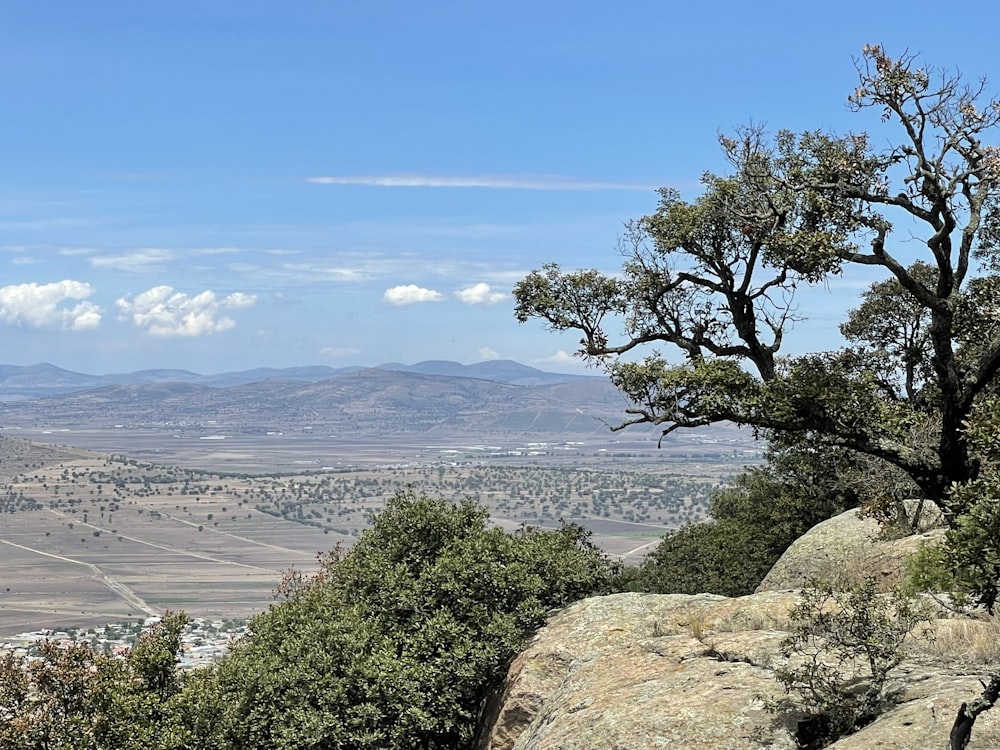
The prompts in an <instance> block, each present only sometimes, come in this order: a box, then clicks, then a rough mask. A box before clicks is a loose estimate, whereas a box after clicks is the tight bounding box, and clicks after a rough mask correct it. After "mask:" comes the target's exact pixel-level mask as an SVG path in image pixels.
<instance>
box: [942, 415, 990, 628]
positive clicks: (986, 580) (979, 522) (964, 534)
mask: <svg viewBox="0 0 1000 750" xmlns="http://www.w3.org/2000/svg"><path fill="white" fill-rule="evenodd" d="M966 436H967V439H968V441H969V444H970V445H971V446H972V449H973V450H974V451H975V453H976V455H977V456H978V457H979V458H980V460H981V461H982V471H981V473H980V476H979V477H978V478H977V479H976V480H975V481H971V482H965V483H963V484H960V485H956V486H955V487H954V488H953V489H952V493H951V498H950V501H951V503H952V506H953V507H956V508H961V509H962V510H963V512H962V513H961V514H960V515H957V517H956V521H955V523H954V524H953V525H952V526H951V528H949V529H948V531H947V532H946V535H945V544H944V549H945V560H946V562H947V564H948V566H949V568H950V570H951V572H952V574H953V575H954V577H955V578H956V579H957V580H958V581H960V582H961V583H963V584H964V585H965V586H966V587H967V588H968V590H969V593H970V594H971V596H972V597H973V598H974V599H975V600H976V601H978V602H980V603H982V604H984V605H985V606H987V607H988V608H989V609H990V610H991V611H992V610H993V608H994V607H995V605H996V602H997V598H998V595H1000V398H997V397H991V398H989V399H986V400H984V401H983V402H982V403H981V404H980V405H979V406H978V408H977V409H976V412H975V413H974V415H973V417H972V419H971V421H970V423H969V429H968V432H967V433H966Z"/></svg>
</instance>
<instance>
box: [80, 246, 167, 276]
mask: <svg viewBox="0 0 1000 750" xmlns="http://www.w3.org/2000/svg"><path fill="white" fill-rule="evenodd" d="M174 257H175V256H174V253H173V252H171V251H170V250H164V249H162V248H155V247H150V248H144V249H142V250H136V251H134V252H131V253H125V254H124V255H96V256H94V257H93V258H88V259H87V262H88V263H90V265H91V266H92V267H94V268H110V269H112V270H115V271H128V272H129V273H139V272H143V271H148V270H150V269H152V268H158V267H160V266H162V265H163V264H164V263H167V262H168V261H171V260H173V259H174Z"/></svg>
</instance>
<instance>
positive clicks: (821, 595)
mask: <svg viewBox="0 0 1000 750" xmlns="http://www.w3.org/2000/svg"><path fill="white" fill-rule="evenodd" d="M926 619H927V617H926V615H925V614H923V613H922V612H921V611H920V610H919V609H918V608H917V607H916V606H915V605H914V603H913V601H912V600H911V599H910V598H908V597H906V596H905V595H903V594H900V593H898V592H896V593H893V594H890V595H878V594H877V593H876V587H875V580H874V579H873V578H868V579H866V580H865V581H864V582H863V583H861V584H858V585H855V586H854V587H852V588H850V589H848V590H847V591H838V590H835V589H834V588H833V587H832V586H831V585H830V584H828V583H825V582H820V581H812V582H811V583H810V584H809V585H808V586H806V588H804V589H803V591H802V601H801V602H800V603H799V604H798V605H797V606H796V607H795V608H794V609H793V610H792V611H791V613H790V621H791V625H792V628H791V632H790V633H789V635H788V637H787V638H786V639H785V641H784V643H783V653H784V656H785V657H786V658H787V659H788V664H787V665H786V666H785V667H783V668H781V669H778V670H776V676H777V679H778V681H779V682H780V683H781V684H782V686H783V687H784V688H785V692H786V693H787V694H789V695H790V696H792V697H791V700H790V705H789V704H785V705H783V706H778V704H772V705H771V708H772V709H774V710H778V709H779V708H784V709H788V708H794V709H796V710H798V711H800V712H804V713H805V714H806V715H807V717H808V720H806V721H804V722H801V723H800V728H801V727H809V728H810V731H811V733H812V735H813V736H811V737H803V736H800V737H799V741H800V744H801V745H803V746H809V747H823V746H825V744H828V743H829V742H830V741H832V740H834V739H836V738H837V737H840V736H843V735H845V734H850V733H851V732H853V731H855V730H856V729H859V728H861V727H863V726H865V725H866V724H868V723H870V722H871V721H873V720H874V719H875V718H876V717H877V716H878V715H879V714H880V713H882V712H883V711H884V710H885V709H886V708H887V707H888V706H889V705H890V704H891V703H892V702H893V701H894V700H895V697H896V695H895V692H894V690H893V688H892V686H891V684H890V682H889V674H890V673H891V672H892V670H894V669H895V668H896V667H898V666H899V664H900V663H901V662H902V660H903V657H904V644H905V641H906V639H907V638H908V637H909V635H910V632H911V631H912V630H913V629H914V627H915V626H916V625H917V624H918V623H919V622H921V621H923V620H926Z"/></svg>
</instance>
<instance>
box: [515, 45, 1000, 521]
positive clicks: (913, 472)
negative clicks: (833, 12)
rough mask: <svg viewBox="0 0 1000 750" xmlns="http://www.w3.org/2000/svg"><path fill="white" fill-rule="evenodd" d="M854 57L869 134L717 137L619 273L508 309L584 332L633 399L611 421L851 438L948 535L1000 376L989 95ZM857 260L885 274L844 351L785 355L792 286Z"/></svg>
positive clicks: (564, 276)
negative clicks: (935, 515) (702, 170)
mask: <svg viewBox="0 0 1000 750" xmlns="http://www.w3.org/2000/svg"><path fill="white" fill-rule="evenodd" d="M856 67H857V71H858V77H859V84H858V87H857V88H856V89H855V91H854V93H853V94H852V95H851V96H850V97H849V99H848V101H849V103H850V106H851V107H852V108H853V109H854V110H855V111H858V112H861V111H863V110H870V109H874V110H875V111H876V112H877V113H878V114H880V116H881V123H882V124H881V127H880V129H879V132H878V133H873V134H868V133H863V132H862V133H852V134H848V135H843V136H841V135H834V134H831V133H828V132H823V131H811V132H805V133H800V134H794V133H791V132H787V131H782V132H778V133H777V135H775V136H774V137H768V136H767V135H766V134H765V133H764V132H763V131H762V130H761V129H759V128H756V127H747V128H743V129H742V130H740V131H738V132H737V133H736V135H735V136H734V137H723V138H721V139H720V140H721V144H722V148H723V150H724V152H725V155H726V157H727V158H728V161H729V163H730V165H731V170H730V171H729V173H728V174H725V175H721V176H720V175H714V174H707V175H705V176H704V178H703V184H704V189H703V191H702V193H701V194H700V195H699V196H698V197H697V198H695V199H694V200H691V201H687V200H684V199H682V198H681V196H680V194H679V193H678V192H677V191H675V190H671V189H663V190H661V191H660V203H659V207H658V208H657V210H656V211H655V212H654V213H653V214H651V215H649V216H645V217H643V218H641V219H639V220H637V221H634V222H632V223H630V224H629V225H628V226H627V231H626V233H625V236H624V238H623V240H622V243H621V244H622V251H623V254H624V257H625V262H624V266H623V270H622V273H621V274H615V275H606V274H602V273H599V272H597V271H594V270H581V271H563V270H562V269H560V268H559V267H558V266H556V265H546V266H544V267H543V268H542V269H540V270H537V271H534V272H532V273H531V274H530V275H529V276H528V277H526V278H525V279H523V280H522V281H521V282H519V283H518V284H517V286H516V288H515V297H516V301H517V307H516V315H517V318H518V319H519V320H520V321H522V322H524V321H527V320H529V319H531V318H540V319H542V320H543V321H545V322H546V323H547V325H548V326H549V327H551V328H552V329H555V330H560V331H563V330H576V331H579V332H580V333H581V334H582V339H581V349H580V354H581V355H582V356H583V357H584V358H586V359H588V360H590V361H591V362H593V363H595V364H601V365H603V366H605V367H606V368H607V370H608V372H609V374H610V377H611V379H612V380H613V382H614V383H615V384H616V385H617V386H618V388H619V389H620V390H621V391H622V392H623V393H624V394H625V395H626V396H627V397H628V398H629V399H630V401H631V402H632V405H631V407H630V408H628V409H627V417H626V419H625V420H624V422H623V424H622V425H621V426H620V427H625V426H628V425H631V424H638V423H649V424H654V425H659V426H661V427H662V430H663V434H664V435H666V434H668V433H670V432H671V431H673V430H676V429H678V428H683V427H696V426H703V425H708V424H712V423H716V422H720V421H724V420H726V421H732V422H736V423H738V424H742V425H751V426H753V427H754V428H756V429H757V430H759V431H761V432H762V433H765V434H767V435H768V436H769V437H772V438H776V439H789V438H791V439H794V440H798V441H803V440H806V441H812V444H814V445H816V446H818V447H820V448H822V447H837V448H847V449H850V450H852V451H856V452H857V453H859V454H863V455H865V456H868V457H871V458H872V459H873V460H874V461H876V462H878V463H882V464H884V465H886V466H888V467H890V469H891V470H892V471H894V472H896V473H897V474H899V475H900V476H903V477H905V478H906V479H907V481H909V482H912V487H913V490H914V493H916V494H919V495H920V496H922V497H924V498H926V499H927V500H929V501H931V502H933V503H935V504H936V505H937V506H938V507H939V508H940V509H941V511H942V512H943V514H944V516H945V517H946V519H947V520H948V521H949V523H950V524H951V525H952V526H955V525H956V524H958V522H959V519H960V518H961V517H962V516H963V514H965V513H966V511H967V510H968V508H967V507H966V506H967V504H966V502H965V501H963V500H962V499H961V498H962V497H963V496H962V495H961V494H955V493H953V492H952V489H953V487H954V486H956V485H962V484H966V483H968V482H970V481H973V480H975V479H976V478H977V476H978V475H979V472H980V462H979V459H978V458H977V456H976V455H975V453H974V451H973V450H972V448H971V446H970V444H969V442H968V441H967V440H966V439H965V432H964V430H965V425H966V423H967V422H968V420H969V418H970V416H971V415H972V414H973V410H974V407H975V406H976V404H977V401H979V400H981V399H982V396H983V394H984V392H986V391H988V390H989V389H990V388H991V387H992V385H993V383H994V381H995V379H996V376H997V372H998V369H1000V324H998V310H1000V292H998V290H1000V277H998V276H997V275H996V274H997V272H998V271H1000V210H998V197H1000V150H998V149H997V147H996V146H994V145H993V144H992V143H991V142H990V140H989V139H990V138H991V137H994V135H995V130H996V128H997V125H998V123H1000V101H997V100H995V99H990V98H988V97H987V96H985V93H984V92H985V83H984V82H983V81H979V82H974V83H969V82H967V81H965V80H963V78H962V77H961V75H959V74H957V73H951V72H949V71H947V70H941V69H931V68H925V67H922V66H921V65H920V61H919V60H918V59H917V58H916V57H914V56H912V55H904V56H902V57H899V58H893V57H890V56H889V55H888V54H886V52H885V51H884V50H883V49H882V48H881V47H880V46H875V45H872V46H866V47H865V48H864V50H863V52H862V55H861V57H860V58H859V59H858V60H857V61H856ZM883 143H888V144H890V145H889V146H888V147H886V148H880V147H877V146H876V144H883ZM857 266H868V267H873V266H874V267H881V268H882V269H884V271H885V273H886V280H885V281H883V282H880V283H879V284H876V285H875V286H873V287H872V288H871V289H870V290H869V292H868V293H867V294H866V295H865V298H864V301H863V303H862V305H861V307H859V308H858V310H855V311H854V312H852V313H851V315H850V317H849V318H848V319H847V321H846V322H845V324H844V326H843V327H842V330H843V333H844V335H845V337H846V338H847V339H848V341H849V342H850V346H848V347H845V348H843V349H841V350H838V351H835V352H819V353H815V354H811V355H807V356H797V357H791V356H782V355H781V354H780V350H781V346H782V339H783V336H784V334H785V333H786V331H787V330H788V328H789V326H790V324H791V323H792V322H794V321H795V320H796V309H797V308H796V298H795V295H796V292H797V291H798V290H799V289H800V288H802V287H803V286H806V285H817V284H822V283H824V282H825V281H826V280H828V279H829V278H830V277H831V276H835V275H839V274H845V273H848V272H849V271H850V269H851V268H852V267H857ZM671 352H672V353H673V356H668V355H670V354H671ZM640 354H641V355H642V357H641V358H640V357H639V355H640Z"/></svg>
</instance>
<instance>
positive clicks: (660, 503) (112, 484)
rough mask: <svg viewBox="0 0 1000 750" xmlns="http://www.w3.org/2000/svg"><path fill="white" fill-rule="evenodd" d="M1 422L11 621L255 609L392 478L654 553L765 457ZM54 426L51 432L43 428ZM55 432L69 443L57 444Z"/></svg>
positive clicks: (511, 524) (494, 511) (356, 522)
mask: <svg viewBox="0 0 1000 750" xmlns="http://www.w3.org/2000/svg"><path fill="white" fill-rule="evenodd" d="M6 434H7V435H14V436H16V438H12V437H4V438H0V449H2V451H0V504H2V510H3V511H4V513H3V524H2V527H0V551H2V553H3V556H4V557H3V560H4V572H3V575H2V578H0V635H9V634H12V633H15V632H19V631H23V630H26V629H37V628H39V627H53V626H59V627H65V626H69V625H73V626H80V625H91V624H100V623H104V622H109V621H118V620H123V619H132V618H136V617H143V616H145V615H147V614H158V613H160V612H161V611H162V610H164V609H184V610H185V611H187V612H188V613H189V614H190V615H192V616H198V617H227V618H228V617H246V616H249V615H252V614H254V613H256V612H259V611H261V610H262V609H264V608H265V607H266V606H267V605H268V603H269V602H270V601H272V593H271V592H272V591H273V589H274V587H275V585H276V584H277V583H278V582H279V580H280V578H281V575H282V573H283V571H286V570H288V569H289V568H297V569H301V570H310V569H312V567H313V566H314V565H315V560H316V555H317V553H319V552H321V551H325V550H328V549H330V548H331V547H332V546H334V545H335V544H337V543H338V542H340V543H343V544H346V545H349V544H351V543H352V541H353V540H354V539H355V538H356V537H357V536H358V535H359V534H360V532H361V530H362V529H363V528H365V526H366V525H367V523H368V519H369V517H370V515H371V514H372V513H376V512H378V510H379V509H380V508H382V507H383V505H384V503H385V501H386V500H387V499H388V498H390V497H392V496H393V495H394V494H395V493H396V492H398V491H400V490H405V489H408V488H413V489H415V490H416V491H418V492H427V493H428V494H433V495H441V496H444V497H448V498H453V499H461V498H471V499H473V500H475V501H477V502H479V503H481V504H483V505H484V506H486V507H487V508H488V509H489V510H490V513H491V517H492V518H493V520H494V522H495V523H497V524H499V525H501V526H503V527H505V528H511V529H513V528H516V527H518V526H519V525H521V524H534V525H542V526H549V527H554V526H557V525H558V524H559V522H560V521H568V522H575V523H580V524H582V525H585V526H587V527H588V528H589V529H591V530H592V531H593V534H594V536H593V539H594V541H595V542H596V543H598V544H599V545H600V546H601V547H602V548H604V549H605V550H606V551H607V552H609V553H610V554H614V555H619V556H622V557H623V558H624V559H625V560H626V561H628V562H637V561H639V560H641V558H642V555H643V554H645V553H646V552H648V551H649V549H651V548H652V547H653V546H655V544H656V543H657V541H658V540H659V538H660V536H662V534H663V533H664V531H665V530H667V529H669V528H674V527H676V526H678V525H680V524H682V523H685V522H688V521H694V520H698V519H700V518H701V517H703V515H704V510H705V505H706V502H707V499H708V497H709V493H710V491H711V489H712V488H713V487H714V486H717V485H718V484H719V482H720V481H723V480H724V479H725V478H726V477H729V476H732V475H733V474H735V473H737V472H738V471H739V469H740V468H741V466H742V465H743V464H745V463H747V462H748V461H752V460H753V459H754V455H753V452H752V449H750V448H748V447H747V446H746V444H745V443H744V442H742V441H737V442H735V443H734V444H728V443H726V442H725V441H723V442H707V443H699V442H691V443H688V444H681V445H677V444H674V445H672V446H671V447H670V449H669V450H668V451H657V450H656V449H655V444H650V443H649V441H636V442H634V443H625V442H621V441H614V440H610V439H609V440H608V441H606V442H605V443H600V442H591V443H590V444H584V443H581V442H574V443H571V444H545V443H531V444H524V443H518V442H517V441H511V443H510V444H507V445H503V444H497V443H498V442H499V441H497V440H496V438H495V437H494V438H492V439H491V441H490V442H491V443H492V444H489V443H483V444H478V443H470V441H463V443H468V444H463V445H451V444H449V443H446V442H439V443H437V444H433V443H428V442H426V441H423V442H416V441H411V442H410V443H398V442H396V443H392V444H388V445H387V444H386V443H384V442H381V441H375V440H372V441H370V442H368V443H367V444H365V443H361V444H358V443H354V444H351V443H348V442H347V441H338V440H335V439H331V438H324V437H320V436H312V435H300V436H294V437H290V438H286V437H285V436H268V437H267V438H266V439H265V438H262V437H258V438H251V437H244V438H241V439H239V440H236V439H231V438H228V437H224V436H220V438H219V439H217V440H207V441H203V440H198V439H190V440H183V439H177V440H174V441H171V440H170V439H165V438H164V436H163V434H162V433H158V432H151V433H149V434H141V433H140V432H139V431H135V430H132V431H128V432H123V431H117V430H108V431H96V430H95V431H87V430H80V431H74V432H70V431H68V430H67V431H60V432H58V433H52V432H51V431H39V433H38V434H31V433H30V431H27V430H17V431H6ZM43 441H46V442H43ZM52 443H61V444H62V445H61V446H53V445H52Z"/></svg>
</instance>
